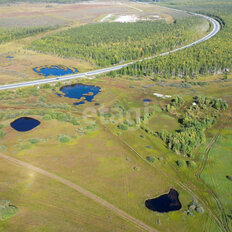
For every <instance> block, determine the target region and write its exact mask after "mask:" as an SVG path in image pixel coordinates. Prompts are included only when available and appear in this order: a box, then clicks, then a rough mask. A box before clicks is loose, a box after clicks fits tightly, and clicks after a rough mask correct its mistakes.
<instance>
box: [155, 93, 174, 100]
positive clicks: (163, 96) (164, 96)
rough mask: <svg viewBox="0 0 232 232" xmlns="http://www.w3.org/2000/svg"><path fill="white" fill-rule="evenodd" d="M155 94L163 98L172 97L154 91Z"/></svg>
mask: <svg viewBox="0 0 232 232" xmlns="http://www.w3.org/2000/svg"><path fill="white" fill-rule="evenodd" d="M153 95H154V96H156V97H159V98H163V99H166V98H171V97H172V96H170V95H163V94H160V93H153Z"/></svg>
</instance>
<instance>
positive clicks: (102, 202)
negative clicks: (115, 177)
mask: <svg viewBox="0 0 232 232" xmlns="http://www.w3.org/2000/svg"><path fill="white" fill-rule="evenodd" d="M0 158H3V159H5V160H8V161H10V162H13V163H15V164H17V165H20V166H22V167H25V168H28V169H30V170H32V171H35V172H37V173H40V174H42V175H44V176H46V177H48V178H51V179H54V180H56V181H58V182H60V183H62V184H64V185H66V186H68V187H70V188H72V189H74V190H76V191H78V192H79V193H81V194H83V195H84V196H86V197H88V198H90V199H92V200H93V201H95V202H97V203H98V204H100V205H102V206H104V207H106V208H107V209H109V210H111V211H113V212H114V213H116V214H117V215H119V216H120V217H122V218H124V219H126V220H128V221H130V222H132V223H133V224H135V225H137V226H138V227H140V228H142V229H143V230H144V231H148V232H159V231H158V230H156V229H154V228H152V227H150V226H148V225H146V224H145V223H143V222H142V221H140V220H138V219H136V218H134V217H132V216H131V215H129V214H127V213H126V212H124V211H123V210H121V209H119V208H117V207H115V206H114V205H112V204H110V203H109V202H107V201H105V200H104V199H102V198H100V197H98V196H97V195H95V194H93V193H91V192H89V191H88V190H86V189H84V188H82V187H80V186H79V185H77V184H74V183H72V182H70V181H68V180H66V179H64V178H62V177H59V176H57V175H55V174H53V173H50V172H48V171H45V170H43V169H40V168H37V167H35V166H33V165H31V164H29V163H26V162H23V161H21V160H18V159H15V158H12V157H10V156H7V155H4V154H1V153H0Z"/></svg>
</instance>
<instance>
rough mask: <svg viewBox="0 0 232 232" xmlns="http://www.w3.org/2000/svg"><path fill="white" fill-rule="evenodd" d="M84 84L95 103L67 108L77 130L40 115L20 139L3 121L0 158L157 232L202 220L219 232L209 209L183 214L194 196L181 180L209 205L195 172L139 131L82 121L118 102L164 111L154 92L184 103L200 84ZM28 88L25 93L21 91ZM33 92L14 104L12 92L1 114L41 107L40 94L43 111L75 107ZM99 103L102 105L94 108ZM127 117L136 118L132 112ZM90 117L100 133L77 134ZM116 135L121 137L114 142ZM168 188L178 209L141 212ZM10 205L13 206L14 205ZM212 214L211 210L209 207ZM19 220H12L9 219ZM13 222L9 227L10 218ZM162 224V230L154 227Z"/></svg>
mask: <svg viewBox="0 0 232 232" xmlns="http://www.w3.org/2000/svg"><path fill="white" fill-rule="evenodd" d="M81 83H88V84H94V85H97V86H100V87H101V93H99V94H98V95H97V96H95V101H94V102H92V103H87V104H86V105H80V106H78V107H75V106H73V107H72V108H71V109H70V114H72V115H75V116H76V117H77V118H79V122H80V125H77V126H73V125H72V124H70V123H67V122H61V121H57V120H52V121H45V120H43V119H42V118H41V117H40V116H38V117H37V116H33V117H35V118H36V119H39V120H41V122H42V123H41V125H40V126H39V127H38V128H36V129H34V130H33V131H31V132H26V133H23V134H21V133H18V132H15V131H14V130H13V129H12V128H10V126H9V123H10V122H11V121H13V119H8V120H4V121H1V124H2V125H4V128H3V129H2V130H3V131H4V132H5V133H6V136H5V137H3V138H2V139H1V146H2V152H4V153H5V154H8V155H10V156H13V157H15V158H17V159H19V160H23V161H26V162H28V163H31V164H33V165H35V166H38V167H40V168H43V169H45V170H48V171H50V172H52V173H55V174H57V175H59V176H61V177H64V178H66V179H68V180H70V181H72V182H73V183H77V184H79V185H81V186H82V187H84V188H86V189H88V190H89V191H91V192H93V193H95V194H96V195H98V196H100V197H102V198H104V199H106V200H107V201H109V202H110V203H112V204H114V205H115V206H117V207H119V208H121V209H123V210H124V211H126V212H128V213H129V214H131V215H133V216H134V217H136V218H138V219H140V220H142V221H143V222H145V223H147V224H149V225H152V226H154V227H155V228H157V229H160V230H161V231H169V230H168V229H167V228H175V230H178V228H183V231H196V230H199V228H198V226H197V225H198V223H197V222H199V221H201V223H202V224H204V225H205V226H206V227H207V230H206V228H202V231H210V232H211V231H219V229H218V227H217V226H216V224H215V223H213V220H214V219H213V218H212V217H210V216H209V213H208V210H207V209H206V208H205V213H204V214H195V216H193V217H191V216H187V215H186V213H184V210H186V209H187V206H188V204H189V203H190V202H191V200H192V198H193V197H194V196H193V195H192V193H191V192H189V191H186V189H184V188H183V187H182V186H181V185H179V180H183V182H185V181H186V185H187V186H189V187H190V188H192V187H193V189H194V191H195V192H196V193H197V196H198V197H199V199H200V200H203V202H204V201H206V202H208V201H210V199H207V197H208V195H205V196H204V195H201V194H202V191H204V190H201V188H200V187H201V185H200V184H198V183H197V181H196V180H194V178H193V176H192V175H193V174H194V173H192V171H191V170H189V169H186V170H185V169H184V170H179V169H177V167H176V164H175V161H176V160H177V159H178V156H177V155H175V154H173V153H172V152H170V151H169V150H168V149H167V148H166V147H165V145H164V144H163V143H162V142H161V140H160V139H159V138H154V137H153V136H148V135H145V138H141V134H144V132H143V131H142V130H138V129H132V130H128V131H126V132H120V130H119V129H118V128H117V124H114V123H107V124H105V121H104V120H103V121H102V120H101V118H98V117H97V116H96V115H94V114H93V115H91V117H90V118H88V120H87V121H85V120H84V118H82V117H81V115H83V113H84V112H85V110H86V109H91V110H92V109H95V110H96V111H98V110H99V109H100V108H102V107H104V108H105V109H108V108H109V107H111V106H112V105H114V104H115V102H119V103H120V105H122V106H123V107H124V108H125V109H127V110H129V111H130V110H132V109H133V108H139V109H141V111H143V109H144V107H146V105H144V103H143V100H144V99H146V98H149V99H151V100H152V102H151V103H149V104H152V105H154V104H155V105H158V106H159V107H162V106H164V105H165V104H167V103H168V102H169V101H170V100H168V99H166V100H163V99H160V98H157V97H155V96H153V93H154V92H156V93H157V92H158V93H162V94H167V93H168V94H171V95H172V96H176V95H180V94H181V95H182V96H184V98H185V99H186V100H187V99H190V95H191V94H192V93H193V92H194V93H195V94H198V93H201V92H204V90H203V88H202V87H199V86H192V88H190V89H189V88H188V89H185V88H180V87H162V86H159V85H157V83H154V85H153V86H152V85H150V84H152V83H151V82H150V81H149V80H137V81H132V80H127V79H125V78H122V79H120V78H119V79H112V78H108V77H104V78H97V79H94V80H91V81H90V80H81ZM177 83H178V82H177ZM167 84H168V85H172V82H170V83H169V82H167ZM209 85H210V88H207V89H210V90H211V89H212V88H216V86H217V88H218V83H216V84H215V83H214V82H212V83H209ZM214 85H215V87H214ZM222 85H223V82H222ZM132 86H133V87H132ZM149 86H150V87H149ZM227 88H228V87H227V86H226V85H225V86H224V87H221V88H218V91H219V92H218V94H220V91H222V92H223V93H224V95H226V89H227ZM26 90H27V88H26V89H25V90H24V91H26ZM38 91H39V96H33V97H30V98H28V97H27V98H26V99H25V98H23V97H22V96H21V97H20V95H17V96H18V97H17V98H18V101H19V102H15V101H14V100H13V99H14V98H12V100H9V99H10V98H11V96H14V94H15V93H14V92H13V93H11V94H9V95H8V98H9V99H8V100H7V99H6V100H3V101H2V105H1V108H3V107H4V106H5V107H7V108H8V109H16V110H25V109H27V107H28V106H27V104H30V108H32V109H33V108H35V109H38V107H37V103H36V102H37V101H38V99H39V98H40V97H41V96H45V97H46V104H47V105H49V104H51V105H54V106H55V103H56V101H57V100H58V99H59V101H60V103H62V102H63V103H66V104H69V105H72V103H73V102H75V101H74V100H72V99H68V98H58V97H57V96H56V95H55V92H54V91H52V89H41V90H38ZM206 94H207V93H206ZM209 94H210V93H209ZM229 94H230V93H229V92H228V94H227V95H226V96H224V97H225V98H229V97H230V95H229ZM20 99H21V101H22V102H21V103H20ZM25 100H26V102H25V103H24V101H25ZM96 102H97V103H99V104H100V105H95V103H96ZM25 104H26V105H25ZM40 109H41V110H42V109H43V107H42V106H40ZM132 112H133V110H132ZM131 115H132V116H133V113H132V114H131ZM156 117H157V118H160V113H159V114H157V115H156V114H155V116H154V118H151V122H152V123H151V124H152V126H154V128H156V129H157V130H160V129H161V128H162V127H161V124H162V123H160V121H159V120H156ZM90 119H91V121H95V119H96V120H97V121H96V123H97V125H98V126H97V130H96V131H86V132H87V134H80V133H79V128H85V127H86V125H88V124H89V123H90V121H89V120H90ZM161 119H162V120H164V121H165V122H166V121H167V122H166V123H170V127H172V126H173V127H172V128H173V129H175V128H174V125H175V126H177V127H178V124H177V121H176V120H174V119H173V118H172V117H170V116H168V115H167V114H164V113H163V115H162V117H161ZM173 120H174V121H173ZM149 123H150V122H149ZM54 128H55V129H54ZM118 132H120V135H119V136H118ZM60 135H66V136H68V137H69V138H70V141H69V142H68V143H66V144H63V143H61V142H60V141H59V140H57V138H58V137H59V136H60ZM33 138H36V139H38V140H39V142H38V143H36V144H31V143H30V140H31V139H33ZM99 144H101V146H99ZM148 146H149V147H148ZM147 156H154V157H155V158H156V160H155V162H154V164H151V163H149V162H148V161H147V160H146V158H147ZM2 170H4V168H3V169H2ZM184 176H186V177H187V176H190V177H191V178H190V179H192V180H191V181H192V183H188V180H187V179H185V177H184ZM171 187H174V188H176V189H177V190H178V191H179V193H180V199H181V202H182V204H183V209H182V210H181V211H179V212H173V213H170V214H168V215H166V216H165V215H161V214H158V213H153V212H151V211H149V210H147V209H146V208H145V207H144V201H145V200H146V199H148V198H152V197H155V196H157V195H160V194H162V193H166V192H168V190H169V189H170V188H171ZM10 200H11V201H12V202H14V201H13V199H10ZM16 203H17V202H16ZM16 203H15V204H16ZM16 205H17V204H16ZM74 208H75V207H74ZM212 210H213V211H214V210H216V209H215V208H214V206H213V205H212ZM215 212H216V211H215ZM16 217H17V215H16V216H15V217H14V218H16ZM11 221H12V223H13V219H12V220H10V222H11ZM160 222H161V224H159V223H160ZM45 224H46V223H45ZM203 229H204V230H203ZM48 231H49V230H48ZM51 231H52V230H51ZM86 231H88V229H86Z"/></svg>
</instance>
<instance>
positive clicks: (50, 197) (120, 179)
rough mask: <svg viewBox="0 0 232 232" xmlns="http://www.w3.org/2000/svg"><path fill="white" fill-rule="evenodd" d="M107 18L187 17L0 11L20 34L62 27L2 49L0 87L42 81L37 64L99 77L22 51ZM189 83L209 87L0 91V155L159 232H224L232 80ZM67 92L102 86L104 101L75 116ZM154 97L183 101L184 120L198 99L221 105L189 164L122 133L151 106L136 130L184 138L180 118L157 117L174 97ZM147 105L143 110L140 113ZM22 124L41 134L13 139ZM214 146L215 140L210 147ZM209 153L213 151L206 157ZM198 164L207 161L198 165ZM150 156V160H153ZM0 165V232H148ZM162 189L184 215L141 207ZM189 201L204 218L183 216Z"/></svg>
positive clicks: (130, 9)
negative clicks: (10, 211)
mask: <svg viewBox="0 0 232 232" xmlns="http://www.w3.org/2000/svg"><path fill="white" fill-rule="evenodd" d="M141 9H142V10H143V12H141ZM38 12H39V13H38ZM111 13H113V14H116V15H124V14H125V15H127V14H129V15H130V14H136V15H140V16H143V17H146V15H152V14H155V15H159V16H160V17H161V18H163V19H165V20H166V22H167V23H172V22H174V20H175V19H178V18H183V17H186V16H187V15H186V14H180V13H178V12H176V11H171V10H168V9H162V8H159V7H157V6H152V7H151V6H148V5H147V4H140V3H129V2H128V3H126V5H125V4H113V3H109V2H104V3H103V2H97V3H94V5H91V4H90V3H82V4H67V5H59V4H49V7H48V6H47V4H35V5H32V4H18V5H17V6H16V5H12V6H7V5H4V6H1V7H0V15H1V16H0V25H3V26H4V25H6V26H7V27H9V26H11V25H12V24H13V23H14V22H15V21H17V23H18V24H17V26H21V27H24V26H27V25H26V24H27V22H28V19H31V21H30V24H33V25H35V24H37V23H38V22H37V21H36V20H35V19H37V18H38V19H41V20H40V22H41V24H43V23H45V24H46V23H47V22H48V21H50V22H51V24H52V25H58V27H57V28H56V29H55V30H51V31H47V32H44V33H39V34H36V35H33V36H30V37H27V38H24V39H19V40H14V41H11V42H9V43H5V44H1V45H0V50H1V55H0V84H5V83H10V82H17V81H26V80H32V79H38V78H41V77H40V76H38V75H37V74H36V73H34V72H33V70H32V69H33V68H34V67H40V66H44V65H59V64H62V65H66V66H68V67H76V68H77V69H78V70H79V71H80V72H84V71H86V70H91V69H95V68H96V67H95V65H94V64H91V63H89V62H85V61H83V60H80V59H74V58H73V59H68V58H61V57H58V56H55V55H54V54H50V55H45V54H42V53H39V52H35V51H31V50H27V49H26V47H27V46H28V45H30V44H31V42H33V41H34V40H38V39H40V38H42V37H44V36H48V35H51V34H53V33H56V32H61V31H64V30H67V29H69V28H71V27H77V26H80V25H83V24H86V23H96V22H99V21H100V20H101V19H102V18H104V17H105V16H107V15H108V14H111ZM19 18H20V20H17V19H19ZM7 56H12V57H13V58H12V59H9V58H6V57H7ZM197 81H199V82H202V83H203V82H204V83H205V84H204V85H199V84H197V83H196V84H194V83H193V82H195V80H192V79H191V80H190V79H188V78H186V80H183V79H182V80H180V79H170V80H168V79H162V80H160V79H159V78H158V80H156V81H154V80H151V78H149V77H140V76H138V77H130V76H123V77H122V76H116V77H115V78H111V77H109V76H108V75H103V76H100V77H96V78H94V79H92V80H90V79H79V80H78V81H77V80H73V81H66V83H61V84H57V85H55V84H52V85H51V86H48V87H47V86H41V88H36V87H35V88H33V87H30V88H24V89H18V90H10V91H1V92H0V153H1V154H5V155H8V156H9V157H13V158H15V159H18V160H20V161H24V162H26V163H28V164H31V165H34V166H35V167H38V168H41V169H43V170H45V171H47V172H49V173H52V174H55V175H57V176H58V177H61V178H64V179H66V180H68V181H70V182H71V183H73V184H76V185H79V186H81V187H82V188H84V189H86V190H88V191H89V192H91V193H93V194H95V195H96V196H98V197H100V198H102V199H104V200H106V201H107V202H109V203H111V204H112V205H114V206H115V207H117V208H119V209H121V210H123V211H124V212H126V213H127V214H129V215H131V216H133V217H134V218H136V219H139V220H141V221H142V222H143V223H145V224H147V225H149V226H151V227H153V228H155V229H156V230H157V231H158V232H173V231H178V232H196V231H197V232H229V231H230V229H231V217H232V212H231V210H232V204H231V200H232V199H231V190H232V189H231V186H232V185H231V183H232V182H231V181H230V180H229V179H228V178H227V177H226V176H232V172H231V165H232V158H231V150H232V145H231V139H232V132H231V128H232V125H231V121H230V120H229V117H231V111H230V107H231V105H232V91H231V86H232V77H231V75H228V79H227V80H223V75H221V74H215V75H214V76H205V77H199V79H198V80H197ZM75 83H82V84H89V85H96V86H99V87H100V88H101V92H100V93H99V94H98V95H96V96H95V98H94V100H93V102H86V103H85V104H83V105H78V106H75V105H73V103H75V102H76V100H75V99H69V98H66V97H58V96H57V95H56V94H55V93H57V92H59V89H60V87H62V86H65V85H68V84H75ZM186 86H187V87H186ZM154 93H159V94H163V95H171V96H172V98H173V97H176V96H181V97H182V98H183V99H184V100H185V104H184V106H183V107H182V108H181V113H184V111H185V107H188V106H189V105H190V104H192V98H193V96H201V95H202V96H212V97H217V98H222V99H223V100H226V101H227V103H228V104H229V110H228V111H226V112H223V113H222V114H221V117H220V118H219V120H218V122H217V123H216V124H215V125H214V126H213V127H212V128H210V129H209V130H206V131H205V133H206V136H207V141H206V143H205V144H204V145H201V146H200V147H198V148H197V149H196V151H195V152H194V154H193V156H192V157H187V156H185V155H183V154H176V153H174V152H172V151H171V150H169V149H168V148H167V147H166V145H165V143H164V142H163V141H162V140H161V139H160V138H159V137H158V136H157V137H156V136H154V135H151V134H148V133H146V132H145V131H144V130H142V129H141V128H140V126H138V125H134V124H133V125H132V126H127V128H128V129H127V130H122V129H120V127H119V124H120V123H125V121H129V122H131V121H132V122H134V121H133V120H134V119H135V116H136V114H137V113H140V114H141V115H143V114H145V113H147V112H150V111H149V110H151V108H153V109H155V112H154V114H153V115H152V116H151V117H150V118H149V119H148V120H147V122H146V123H144V124H145V125H147V126H148V127H149V128H151V129H152V130H153V131H156V132H160V131H161V130H162V129H167V130H169V131H175V130H178V129H180V124H179V123H178V119H180V118H179V115H174V114H170V113H167V112H165V111H162V108H163V107H165V106H166V105H167V104H169V103H170V100H171V99H172V98H167V99H163V98H159V97H156V96H154ZM144 99H150V100H151V102H150V103H144ZM58 112H59V113H60V115H61V116H60V118H59V117H57V119H51V115H53V114H56V113H58ZM22 116H30V117H33V118H35V119H37V120H39V121H40V122H41V124H40V125H39V126H38V127H37V128H35V129H33V130H32V131H29V132H25V133H20V132H17V131H15V130H13V129H12V128H11V126H10V123H11V122H12V121H14V120H15V119H17V118H19V117H22ZM64 117H65V119H64ZM50 119H51V120H50ZM74 119H75V120H74ZM225 119H228V120H225ZM225 121H227V122H225ZM217 135H219V136H218V137H215V136H217ZM213 138H217V139H216V140H215V142H214V140H212V139H213ZM212 141H213V142H214V143H212ZM210 145H212V146H210ZM208 147H210V148H211V149H210V150H209V152H208V153H207V151H208ZM206 154H208V157H207V158H208V159H207V160H206V162H205V163H204V161H205V155H206ZM148 157H152V158H154V160H153V161H154V162H153V161H152V162H151V159H148ZM0 159H1V162H0V176H1V180H0V202H1V201H2V200H9V201H10V202H11V203H12V204H13V205H14V206H16V207H17V209H18V212H17V214H16V215H15V216H13V217H11V218H10V219H8V220H6V221H0V231H3V232H16V231H17V232H42V231H43V232H45V231H46V232H54V231H57V232H63V231H64V232H66V231H67V232H89V231H91V232H98V231H99V232H100V231H102V232H103V231H106V232H109V231H110V232H142V231H144V230H143V229H141V228H139V227H138V226H137V225H135V224H133V223H131V222H129V221H128V220H126V219H124V217H121V216H118V215H117V214H116V213H115V212H113V211H111V210H109V209H108V208H107V207H104V206H102V205H101V204H99V203H97V202H95V201H93V200H91V199H90V198H87V197H86V196H85V195H82V194H80V193H79V192H78V191H75V190H73V189H72V188H69V187H68V186H67V185H64V184H62V183H60V182H58V181H55V180H54V179H50V178H49V177H48V176H43V175H41V174H39V173H38V172H34V171H32V170H30V169H27V168H25V167H22V166H19V165H15V164H14V163H12V162H9V161H6V160H4V159H2V158H0ZM180 159H181V160H184V161H194V162H195V163H196V168H191V167H189V166H188V165H186V166H184V167H179V166H177V161H178V160H180ZM203 164H204V165H203ZM202 167H203V168H202ZM201 169H202V170H201ZM170 188H175V189H176V190H177V191H178V192H179V194H180V201H181V203H182V206H183V207H182V209H181V210H180V211H176V212H170V213H167V214H161V213H157V212H152V211H150V210H148V209H147V208H146V207H145V204H144V202H145V200H147V199H150V198H155V197H157V196H160V195H162V194H165V193H167V192H168V191H169V190H170ZM193 199H197V201H198V202H199V204H200V205H201V207H202V208H203V211H204V212H202V213H197V212H196V211H193V212H191V213H192V215H191V214H190V215H188V214H189V212H188V209H189V204H190V203H191V201H192V200H193ZM226 223H227V224H228V225H225V224H226ZM226 226H227V227H228V228H227V227H226Z"/></svg>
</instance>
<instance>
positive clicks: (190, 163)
mask: <svg viewBox="0 0 232 232" xmlns="http://www.w3.org/2000/svg"><path fill="white" fill-rule="evenodd" d="M187 165H188V167H189V168H197V164H196V163H195V162H194V161H187Z"/></svg>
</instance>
